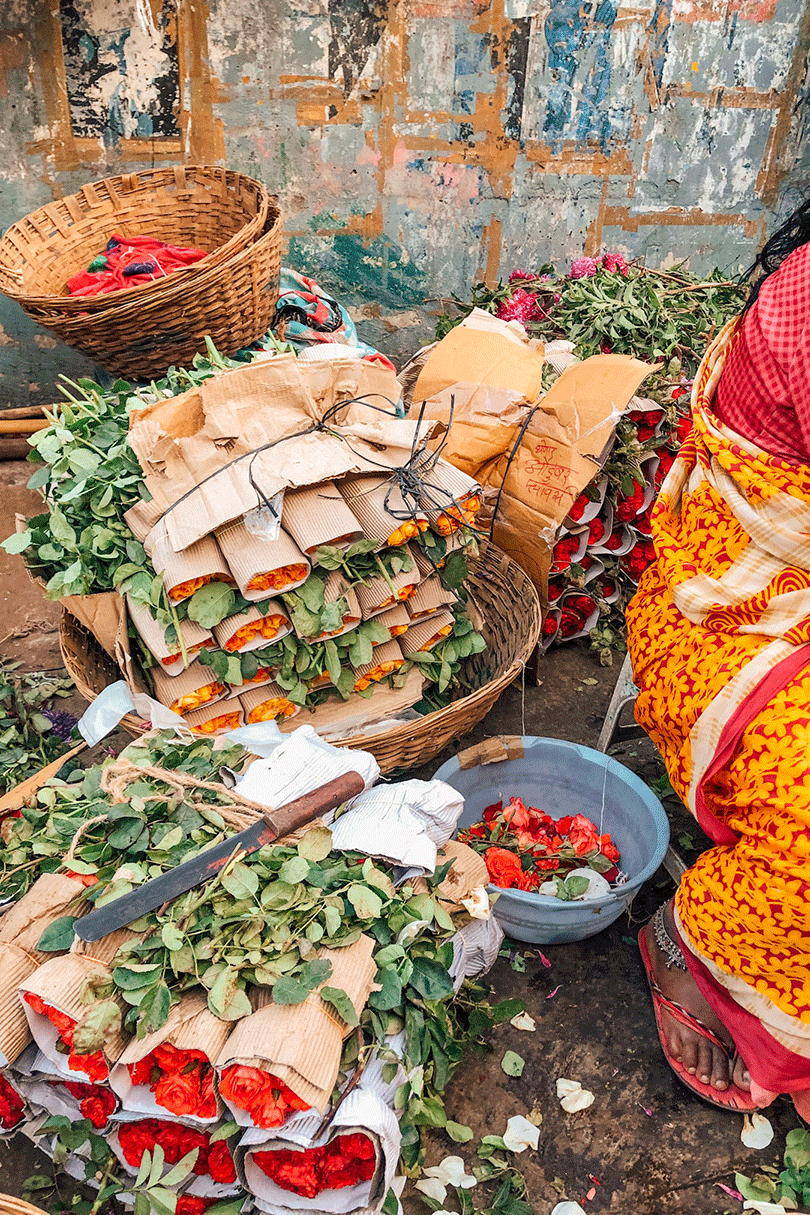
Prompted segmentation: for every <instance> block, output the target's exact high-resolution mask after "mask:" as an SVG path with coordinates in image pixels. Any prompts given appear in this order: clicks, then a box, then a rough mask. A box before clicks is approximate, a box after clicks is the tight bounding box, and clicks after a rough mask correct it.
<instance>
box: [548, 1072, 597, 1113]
mask: <svg viewBox="0 0 810 1215" xmlns="http://www.w3.org/2000/svg"><path fill="white" fill-rule="evenodd" d="M557 1096H558V1097H559V1099H560V1105H561V1106H562V1108H563V1109H564V1110H565V1112H566V1113H567V1114H577V1113H579V1111H580V1110H586V1109H588V1107H589V1106H591V1105H593V1103H594V1101H595V1100H596V1098H595V1097H594V1095H593V1093H592V1092H590V1091H589V1090H588V1089H587V1088H583V1087H582V1085H581V1084H580V1082H579V1080H566V1079H565V1077H564V1076H560V1078H559V1080H558V1081H557Z"/></svg>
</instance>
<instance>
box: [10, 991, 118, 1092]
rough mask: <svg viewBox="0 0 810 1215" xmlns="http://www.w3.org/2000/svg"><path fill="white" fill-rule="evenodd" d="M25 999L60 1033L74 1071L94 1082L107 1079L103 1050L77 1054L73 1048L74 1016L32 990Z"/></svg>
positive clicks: (69, 1064)
mask: <svg viewBox="0 0 810 1215" xmlns="http://www.w3.org/2000/svg"><path fill="white" fill-rule="evenodd" d="M23 999H24V1000H25V1002H26V1004H28V1005H30V1007H31V1008H33V1010H34V1012H35V1013H38V1014H39V1015H40V1016H41V1017H47V1018H48V1020H49V1021H50V1023H51V1025H52V1026H53V1027H54V1029H55V1030H56V1032H57V1033H58V1034H59V1038H60V1040H61V1042H62V1044H63V1046H65V1047H67V1051H66V1052H65V1053H66V1054H67V1057H68V1060H67V1062H68V1067H69V1068H70V1070H71V1071H72V1072H84V1074H85V1075H86V1076H87V1077H88V1078H89V1079H90V1081H91V1082H92V1083H93V1084H99V1083H100V1082H101V1081H102V1080H106V1079H107V1077H108V1075H109V1068H108V1067H107V1062H106V1060H105V1058H104V1054H103V1053H102V1051H100V1050H96V1051H93V1052H92V1054H89V1055H77V1054H76V1053H75V1051H74V1050H73V1034H74V1031H75V1029H76V1024H77V1022H76V1021H75V1020H74V1018H73V1017H69V1016H68V1015H67V1013H63V1012H60V1011H59V1009H58V1008H52V1007H51V1005H50V1004H46V1003H45V1001H44V1000H42V999H40V997H39V996H36V995H34V993H33V992H31V991H26V992H25V993H24V994H23ZM57 1049H58V1044H57Z"/></svg>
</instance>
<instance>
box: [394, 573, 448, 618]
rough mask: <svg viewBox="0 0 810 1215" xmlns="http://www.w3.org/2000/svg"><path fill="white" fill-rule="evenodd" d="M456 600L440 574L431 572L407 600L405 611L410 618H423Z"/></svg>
mask: <svg viewBox="0 0 810 1215" xmlns="http://www.w3.org/2000/svg"><path fill="white" fill-rule="evenodd" d="M456 601H457V600H456V596H455V595H454V594H453V592H452V591H451V590H449V589H448V588H447V587H446V586H443V585H442V580H441V578H440V577H439V575H438V574H431V576H430V577H429V578H425V580H424V582H420V583H419V586H418V587H417V588H416V592H415V593H414V594H413V595H412V596H411V597H410V599H406V600H405V611H406V612H407V615H408V619H409V620H423V619H424V618H425V617H426V616H432V615H433V614H434V613H435V612H438V611H439V610H440V608H443V607H447V606H448V604H451V603H456Z"/></svg>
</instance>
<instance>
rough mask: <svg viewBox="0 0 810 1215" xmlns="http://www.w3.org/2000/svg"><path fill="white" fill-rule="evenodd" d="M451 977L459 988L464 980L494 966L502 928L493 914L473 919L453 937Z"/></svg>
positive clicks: (501, 938)
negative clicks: (484, 918)
mask: <svg viewBox="0 0 810 1215" xmlns="http://www.w3.org/2000/svg"><path fill="white" fill-rule="evenodd" d="M451 940H452V944H453V964H452V965H451V967H450V978H451V979H452V980H453V987H454V989H455V990H456V991H458V989H459V988H460V987H461V984H462V983H463V982H464V980H465V979H473V978H475V976H476V975H481V974H485V973H486V971H488V970H489V969H490V967H491V966H493V965H494V963H495V959H496V958H497V956H498V952H499V950H500V948H501V941H502V940H503V929H502V928H501V926H500V924H499V923H498V921H497V920H496V918H495V916H494V915H490V917H489V919H487V920H470V922H469V924H465V925H464V927H463V928H459V930H458V932H457V933H456V934H455V936H454V937H452V938H451Z"/></svg>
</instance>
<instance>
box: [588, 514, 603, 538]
mask: <svg viewBox="0 0 810 1215" xmlns="http://www.w3.org/2000/svg"><path fill="white" fill-rule="evenodd" d="M605 531H606V525H605V521H604V519H600V518H599V516H598V515H597V516H596V518H595V519H591V521H590V523H589V524H588V543H589V544H598V543H599V541H600V540H601V539H602V537H603V536H604V534H605Z"/></svg>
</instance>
